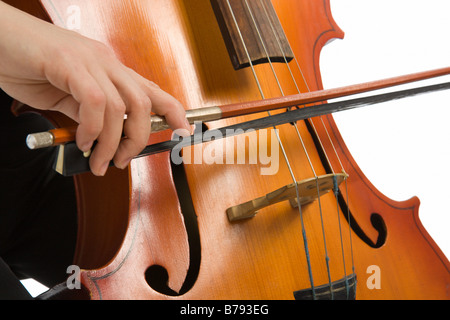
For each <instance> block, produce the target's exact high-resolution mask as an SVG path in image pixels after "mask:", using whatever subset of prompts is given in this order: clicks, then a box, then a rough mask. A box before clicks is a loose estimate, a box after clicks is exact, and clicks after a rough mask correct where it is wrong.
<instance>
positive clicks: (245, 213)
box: [226, 173, 348, 222]
mask: <svg viewBox="0 0 450 320" xmlns="http://www.w3.org/2000/svg"><path fill="white" fill-rule="evenodd" d="M347 177H348V175H347V174H345V173H338V174H326V175H322V176H318V177H314V178H309V179H305V180H302V181H297V182H296V183H291V184H288V185H286V186H284V187H281V188H279V189H277V190H275V191H272V192H270V193H268V194H266V195H265V196H262V197H259V198H256V199H254V200H250V201H247V202H244V203H241V204H238V205H236V206H233V207H230V208H228V209H227V210H226V212H227V216H228V220H229V221H230V222H233V221H237V220H243V219H249V218H252V217H254V216H255V215H256V214H257V213H258V211H259V210H261V209H263V208H266V207H268V206H270V205H273V204H276V203H279V202H282V201H289V203H290V204H291V206H292V207H293V208H295V207H298V205H299V202H300V205H305V204H308V203H311V202H313V201H314V200H316V199H318V198H319V197H321V196H322V195H324V194H326V193H328V192H329V191H330V190H332V189H336V188H337V186H339V185H340V184H341V183H342V182H343V181H344V180H345V179H347ZM296 186H297V188H296ZM297 189H298V196H297Z"/></svg>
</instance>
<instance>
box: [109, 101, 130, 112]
mask: <svg viewBox="0 0 450 320" xmlns="http://www.w3.org/2000/svg"><path fill="white" fill-rule="evenodd" d="M109 107H110V111H111V112H113V113H114V114H115V115H123V114H125V112H126V109H127V108H126V105H125V102H123V100H122V99H119V98H117V99H115V100H112V101H111V103H110V105H109Z"/></svg>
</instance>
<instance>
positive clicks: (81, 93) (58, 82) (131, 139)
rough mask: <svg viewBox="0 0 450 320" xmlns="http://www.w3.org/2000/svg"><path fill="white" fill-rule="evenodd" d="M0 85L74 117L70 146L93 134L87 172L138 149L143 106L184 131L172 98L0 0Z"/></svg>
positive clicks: (88, 44) (104, 53)
mask: <svg viewBox="0 0 450 320" xmlns="http://www.w3.org/2000/svg"><path fill="white" fill-rule="evenodd" d="M0 87H1V88H2V89H3V90H4V91H5V92H6V93H8V94H9V95H10V96H12V97H13V98H15V99H17V100H19V101H20V102H22V103H25V104H27V105H29V106H31V107H34V108H36V109H41V110H54V111H60V112H62V113H64V114H65V115H67V116H69V117H70V118H72V119H74V120H75V121H77V122H78V123H79V126H78V129H77V135H76V142H77V146H78V148H79V149H80V150H82V151H83V152H85V151H89V150H90V148H91V147H92V145H93V143H94V141H97V144H96V146H95V148H94V150H93V152H92V155H91V158H90V167H91V170H92V172H93V173H94V174H95V175H100V176H102V175H104V174H105V172H106V170H107V168H108V165H109V163H110V161H111V159H113V160H114V164H115V165H116V166H117V167H119V168H125V167H126V166H127V165H128V164H129V162H130V161H131V159H132V158H133V157H134V156H136V155H137V154H139V153H140V152H141V151H142V149H143V148H144V147H145V146H146V144H147V141H148V137H149V135H150V125H151V124H150V112H151V111H153V112H154V113H156V114H158V115H161V116H164V117H165V118H166V120H167V122H168V124H169V125H170V126H171V128H172V129H179V128H180V129H187V130H188V131H191V127H190V125H189V124H188V123H187V120H186V117H185V111H184V108H183V107H182V105H181V104H180V102H178V101H177V100H176V99H175V98H174V97H172V96H171V95H169V94H168V93H166V92H165V91H163V90H161V89H160V88H159V87H158V86H157V85H156V84H154V83H153V82H151V81H149V80H147V79H145V78H143V77H142V76H140V75H138V74H137V73H136V72H134V71H133V70H131V69H129V68H127V67H126V66H124V65H123V64H122V63H121V62H120V61H119V60H117V58H116V57H115V55H114V53H113V52H112V51H111V50H110V49H109V48H108V47H106V46H105V45H103V44H102V43H100V42H97V41H95V40H91V39H88V38H86V37H83V36H81V35H79V34H77V33H75V32H72V31H69V30H65V29H62V28H59V27H57V26H54V25H52V24H49V23H47V22H44V21H42V20H39V19H37V18H34V17H32V16H30V15H28V14H26V13H23V12H21V11H19V10H17V9H15V8H13V7H10V6H9V5H6V4H5V3H3V2H1V1H0ZM125 115H126V117H127V121H126V122H125V123H124V116H125ZM123 135H124V136H125V138H122V136H123Z"/></svg>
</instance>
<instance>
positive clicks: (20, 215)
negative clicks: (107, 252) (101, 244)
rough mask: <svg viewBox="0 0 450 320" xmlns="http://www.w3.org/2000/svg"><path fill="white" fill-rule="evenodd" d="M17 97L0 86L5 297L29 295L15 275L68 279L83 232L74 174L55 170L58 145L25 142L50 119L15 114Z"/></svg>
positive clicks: (0, 273)
mask: <svg viewBox="0 0 450 320" xmlns="http://www.w3.org/2000/svg"><path fill="white" fill-rule="evenodd" d="M11 101H12V99H11V98H10V97H8V96H7V95H6V94H5V93H4V92H3V91H1V90H0V150H1V154H2V156H1V157H0V299H2V298H3V299H17V298H20V297H22V298H27V295H26V294H24V292H23V288H20V282H18V281H17V279H13V277H12V275H13V274H14V275H15V276H16V277H17V278H18V279H26V278H33V279H35V280H37V281H39V282H40V283H42V284H44V285H46V286H47V287H52V286H54V285H56V284H58V283H61V282H64V281H65V279H66V278H67V274H66V269H67V267H68V266H69V265H71V264H72V259H73V254H74V249H75V241H76V233H77V221H76V219H77V215H76V201H75V191H74V186H73V179H72V178H70V177H69V178H66V177H63V176H61V175H59V174H58V173H56V172H55V171H54V170H53V168H52V159H53V157H54V152H55V151H56V150H55V148H46V149H40V150H29V149H28V148H27V146H26V144H25V138H26V136H27V135H28V134H29V133H32V132H39V131H46V130H49V129H51V125H50V123H49V122H48V121H47V120H45V119H44V118H43V117H41V116H39V115H36V114H24V115H21V116H19V117H15V116H14V115H12V113H11V112H10V105H11ZM2 260H3V261H2ZM8 267H9V268H10V270H8Z"/></svg>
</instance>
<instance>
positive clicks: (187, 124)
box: [185, 118, 193, 135]
mask: <svg viewBox="0 0 450 320" xmlns="http://www.w3.org/2000/svg"><path fill="white" fill-rule="evenodd" d="M185 126H186V129H187V130H188V131H189V134H190V135H191V134H192V132H193V129H192V125H191V124H190V123H189V120H188V119H187V118H186V119H185Z"/></svg>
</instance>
